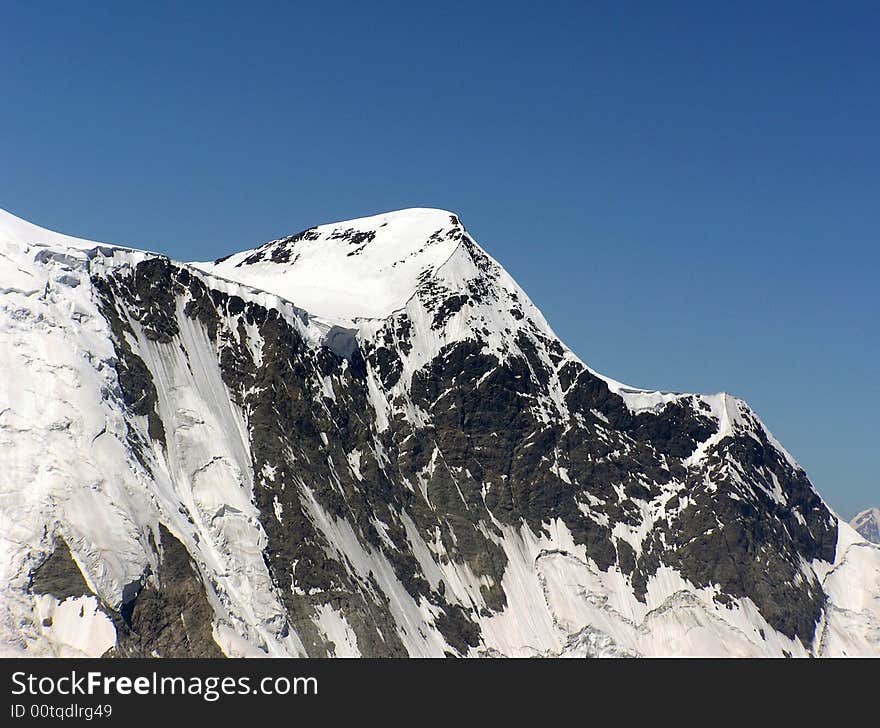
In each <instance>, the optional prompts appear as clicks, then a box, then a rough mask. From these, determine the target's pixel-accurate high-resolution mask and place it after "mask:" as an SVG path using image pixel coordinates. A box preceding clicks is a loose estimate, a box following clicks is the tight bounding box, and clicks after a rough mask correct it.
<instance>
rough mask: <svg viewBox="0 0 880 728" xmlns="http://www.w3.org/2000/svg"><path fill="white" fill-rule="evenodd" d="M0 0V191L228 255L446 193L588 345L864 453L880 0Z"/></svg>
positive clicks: (850, 455) (826, 491)
mask: <svg viewBox="0 0 880 728" xmlns="http://www.w3.org/2000/svg"><path fill="white" fill-rule="evenodd" d="M177 5H178V3H162V2H160V3H149V4H143V5H139V6H135V4H134V3H106V4H105V3H98V2H89V3H36V2H4V4H3V22H2V24H0V93H2V95H0V99H2V105H0V207H4V208H6V209H8V210H10V211H11V212H14V213H15V214H18V215H20V216H22V217H25V218H28V219H30V220H32V221H34V222H36V223H38V224H41V225H43V226H46V227H50V228H54V229H60V230H62V231H64V232H68V233H72V234H76V235H80V236H83V237H90V238H96V239H100V240H106V241H111V242H127V243H129V244H133V245H138V246H142V247H146V248H150V249H154V250H160V251H163V252H166V253H168V254H170V255H172V256H174V257H177V258H184V259H193V258H195V259H205V258H214V257H217V256H219V255H222V254H225V253H228V252H231V251H233V250H236V249H240V248H243V247H251V246H253V245H254V244H257V243H260V242H263V241H265V240H268V239H271V238H275V237H278V236H280V235H282V234H286V233H290V232H293V231H296V230H299V229H302V228H304V227H308V226H310V225H312V224H316V223H320V222H327V221H332V220H338V219H345V218H352V217H357V216H361V215H366V214H371V213H375V212H379V211H384V210H389V209H395V208H400V207H409V206H433V207H445V208H450V209H453V210H456V211H457V212H459V213H460V215H461V216H462V219H463V221H464V222H465V224H466V225H467V227H468V228H469V230H470V231H471V232H472V233H473V234H474V236H475V237H476V238H477V240H478V241H480V243H481V244H482V245H483V246H484V247H486V248H487V249H488V250H489V251H490V252H491V253H492V254H493V255H494V256H495V257H496V258H498V259H499V260H500V261H501V262H502V263H503V264H504V265H505V266H506V267H507V268H508V269H509V270H510V272H511V273H512V274H513V275H514V277H515V278H517V279H518V280H519V282H520V283H521V284H522V285H523V286H524V287H525V289H526V290H527V291H528V292H529V294H530V295H531V296H532V298H533V299H534V300H535V302H536V303H537V304H538V305H539V306H540V307H541V308H542V309H543V311H544V313H545V314H546V315H547V318H548V319H549V320H550V322H551V323H552V324H553V326H554V327H555V328H556V330H557V332H558V333H559V334H560V335H561V336H562V338H563V339H564V340H565V341H566V342H567V343H568V344H569V345H570V346H571V347H572V348H573V349H574V350H575V351H576V352H577V353H578V354H580V355H581V356H582V357H583V358H584V359H585V360H586V361H587V362H588V363H589V364H590V365H591V366H593V367H594V368H596V369H598V370H599V371H602V372H605V373H607V374H609V375H611V376H613V377H615V378H617V379H620V380H622V381H625V382H628V383H631V384H635V385H641V386H646V387H652V388H663V389H676V390H685V391H704V392H716V391H721V390H726V391H729V392H732V393H734V394H736V395H739V396H742V397H744V398H746V399H747V400H748V401H749V402H750V403H751V404H752V405H753V406H754V407H755V408H756V409H757V410H758V412H759V413H760V414H761V416H762V417H763V419H764V420H765V422H767V424H768V425H769V426H770V427H771V428H772V429H773V430H774V432H775V433H776V434H777V435H778V437H779V438H780V439H781V440H782V441H783V442H784V443H785V444H786V445H787V447H788V449H789V450H791V451H792V453H793V454H794V455H795V457H796V458H798V460H799V461H800V462H801V463H802V464H803V465H804V466H805V467H806V469H807V471H808V473H810V475H811V477H812V479H813V482H814V483H815V484H816V486H817V487H818V488H819V490H820V492H822V494H823V495H824V496H825V497H826V498H827V499H828V500H829V502H830V503H831V504H832V506H834V507H835V508H837V509H838V510H839V511H840V512H841V514H842V515H845V516H847V517H849V516H851V515H852V514H853V513H854V512H855V511H856V510H858V509H860V508H862V507H864V506H867V505H869V504H870V505H878V504H880V475H878V468H877V454H878V451H880V445H878V426H877V418H878V410H880V387H878V376H877V375H878V359H880V347H878V312H880V302H878V273H880V265H878V264H880V253H878V242H880V241H878V230H880V142H878V139H880V50H878V47H880V3H876V2H870V3H857V2H852V3H847V2H843V3H827V2H825V3H818V2H808V1H800V2H792V3H785V2H735V3H734V2H730V3H728V2H691V3H686V2H681V3H668V4H663V5H668V6H669V7H667V8H665V9H664V8H661V7H660V5H661V3H654V2H642V3H634V2H622V1H618V2H595V3H591V2H575V3H553V2H540V3H538V2H533V3H519V2H482V3H479V2H476V3H475V2H468V3H464V2H462V3H458V2H443V3H436V2H435V3H384V2H379V3H367V2H350V3H332V2H309V3H277V4H273V3H258V2H250V3H240V4H239V5H238V7H232V4H231V3H208V2H205V3H199V2H187V3H179V5H181V6H184V7H180V8H178V7H177Z"/></svg>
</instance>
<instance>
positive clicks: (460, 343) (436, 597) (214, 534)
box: [0, 209, 880, 655]
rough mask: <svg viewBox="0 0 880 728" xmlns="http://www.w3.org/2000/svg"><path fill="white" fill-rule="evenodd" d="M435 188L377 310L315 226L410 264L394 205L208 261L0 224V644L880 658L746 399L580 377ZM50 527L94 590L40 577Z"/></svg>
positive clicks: (349, 246) (868, 616)
mask: <svg viewBox="0 0 880 728" xmlns="http://www.w3.org/2000/svg"><path fill="white" fill-rule="evenodd" d="M423 210H424V209H423ZM428 210H429V213H428V214H427V215H428V218H429V220H428V223H426V224H425V225H422V226H421V227H420V229H419V230H418V231H417V234H416V233H413V232H412V231H411V230H410V231H407V232H406V233H405V234H402V235H401V236H400V238H401V240H402V241H403V243H405V244H406V245H407V246H410V248H409V249H410V252H412V251H413V250H414V251H416V252H417V255H415V256H409V257H406V258H405V261H404V263H402V264H399V265H398V266H395V267H394V269H395V275H397V276H398V277H397V278H396V279H395V282H396V283H397V284H399V285H397V286H396V287H395V288H394V290H393V291H392V293H393V294H394V295H393V296H391V297H386V299H384V300H380V301H373V302H371V303H370V305H374V310H379V309H381V310H385V313H386V315H385V316H383V317H360V316H351V315H349V314H351V313H352V311H354V309H352V308H351V305H352V301H353V300H356V299H357V296H354V297H352V296H350V295H349V293H350V289H349V288H347V287H346V286H342V287H341V289H340V290H339V291H338V293H339V294H340V295H339V300H340V301H342V303H341V304H340V305H338V306H336V308H333V309H331V308H327V309H325V310H323V311H317V312H316V311H314V310H311V311H310V310H309V308H312V309H314V308H315V306H314V305H313V301H312V300H310V299H309V296H310V295H311V296H312V297H314V296H315V295H317V294H319V293H320V294H322V297H319V299H318V305H319V306H320V305H321V304H323V305H325V306H326V305H328V301H329V302H330V303H336V302H334V301H332V300H331V298H332V297H331V296H328V295H327V291H326V287H325V288H324V289H322V288H321V286H314V285H313V286H312V288H313V289H314V290H312V291H309V290H308V285H307V284H310V283H312V281H310V280H308V276H309V275H311V274H312V273H314V271H315V270H316V269H317V268H316V266H315V265H312V264H313V263H314V260H315V259H314V256H313V257H312V260H311V261H309V259H308V254H310V253H314V250H312V249H311V248H314V245H312V244H313V243H320V244H322V245H323V244H326V245H327V246H329V247H330V249H331V251H333V253H334V255H335V259H338V260H339V261H342V263H343V264H344V265H348V266H349V267H350V268H351V271H354V273H351V274H350V275H348V277H347V279H345V276H344V275H343V276H342V278H343V279H345V280H346V283H352V284H357V285H360V286H362V287H361V289H360V290H364V288H363V285H366V288H367V289H368V288H369V285H371V283H370V282H367V284H363V282H362V281H360V280H359V279H358V274H360V273H361V272H362V271H363V270H364V268H363V266H359V263H360V262H361V261H364V260H367V261H372V262H371V263H370V265H373V262H375V261H379V262H381V263H382V264H384V265H387V266H392V264H393V263H395V262H397V261H398V259H399V257H400V254H401V251H400V250H399V249H396V248H395V249H391V248H393V246H389V249H387V250H386V249H385V248H381V247H380V246H382V245H384V243H385V242H386V237H385V236H384V235H383V230H382V221H381V218H382V217H383V216H382V215H380V216H374V217H372V218H366V220H373V221H376V222H378V224H377V225H375V229H374V228H369V226H368V225H367V224H365V222H364V220H365V219H359V220H355V221H345V222H342V223H331V224H329V225H322V226H317V227H316V228H310V229H309V230H307V231H303V233H300V234H298V235H295V236H289V237H288V238H282V239H279V240H277V241H270V243H267V244H265V245H263V246H259V247H258V248H255V249H252V250H251V251H242V252H241V253H239V254H234V255H233V256H228V257H227V258H226V259H221V260H220V261H219V262H215V263H210V264H209V263H196V264H182V263H177V262H175V261H171V260H170V259H168V258H166V257H164V256H158V255H155V254H150V253H145V252H141V251H135V250H133V249H127V248H124V247H121V246H106V245H102V244H95V245H94V246H93V247H91V248H89V247H88V245H86V246H85V247H86V249H85V250H83V249H82V247H81V243H82V242H83V241H78V242H76V243H73V244H71V243H69V239H67V238H66V237H65V236H60V234H48V235H44V234H43V233H40V232H38V231H35V230H34V229H32V228H29V229H28V230H27V231H26V235H27V236H28V237H29V238H34V239H31V240H30V241H27V240H22V239H20V238H21V235H22V233H21V232H15V231H13V232H14V234H10V233H8V232H7V233H3V235H5V239H4V238H3V237H0V243H4V244H5V245H6V246H7V249H6V251H5V252H6V255H5V257H4V259H3V261H5V262H0V276H2V281H3V285H4V286H6V285H7V282H13V283H15V282H22V281H23V280H27V279H30V280H28V281H27V285H24V286H17V285H9V287H8V288H4V298H5V299H6V300H4V306H3V310H2V315H3V319H2V321H3V322H4V323H3V326H2V327H0V334H2V335H3V336H6V337H7V338H6V339H5V341H4V342H3V348H2V351H3V352H5V358H7V359H8V361H7V362H4V363H5V364H7V365H8V369H9V371H11V372H12V373H13V374H14V375H15V376H14V377H11V379H10V381H12V380H13V379H17V380H18V381H20V382H23V383H24V386H23V387H21V388H20V389H22V390H24V391H25V392H26V393H27V392H34V393H35V392H42V393H45V394H44V396H43V402H42V406H41V407H40V406H38V405H37V402H36V401H32V400H31V399H30V398H29V397H30V395H25V394H22V392H21V391H14V390H13V389H12V388H10V387H8V386H7V387H6V389H2V390H0V395H2V400H0V405H2V406H0V410H2V411H3V414H2V415H0V433H2V435H3V438H2V439H0V447H4V448H5V450H4V453H5V454H6V455H7V456H8V459H9V462H12V463H14V464H15V465H14V467H13V469H12V472H11V473H6V474H4V482H3V488H2V491H0V492H2V500H0V515H2V517H3V518H4V519H5V521H4V522H7V523H10V524H13V523H14V524H15V528H12V529H11V530H10V533H12V534H13V536H14V537H13V538H6V539H5V540H4V541H3V542H2V548H3V550H4V552H5V554H6V555H8V557H9V558H8V559H7V561H8V563H9V564H10V566H9V567H8V568H7V570H6V573H4V574H0V575H2V576H4V577H6V580H7V582H8V586H7V588H6V589H5V590H4V594H3V608H4V610H5V611H6V615H5V617H4V619H3V622H2V623H3V624H5V628H4V629H3V631H2V636H3V643H4V644H5V645H6V646H5V648H4V649H5V650H6V651H11V652H15V651H16V650H18V649H20V650H23V651H24V652H25V653H27V654H31V653H41V652H48V653H53V654H57V653H65V651H66V650H68V651H69V650H74V651H76V650H78V651H79V652H86V653H91V652H95V651H98V650H99V647H103V648H104V649H113V650H115V651H116V652H117V653H119V654H145V653H146V654H149V653H150V650H151V649H161V654H167V655H181V654H193V653H201V654H203V650H204V649H205V645H204V642H205V638H204V635H205V634H208V633H210V634H212V635H213V639H214V642H215V643H216V645H217V646H218V648H219V649H220V650H221V651H222V652H223V653H224V654H230V655H245V654H279V655H280V654H300V655H301V654H310V655H326V654H334V655H340V654H360V655H403V654H410V655H413V654H424V655H429V654H430V655H439V654H443V653H450V654H458V655H478V654H504V655H526V654H547V655H551V654H783V653H785V654H844V653H846V654H853V653H868V654H870V653H871V652H872V651H876V649H877V644H878V642H880V640H878V637H877V635H878V630H877V624H878V620H880V615H878V614H877V612H876V609H874V610H873V611H872V607H871V606H870V604H871V603H872V602H871V598H872V597H869V596H868V595H870V594H876V593H880V585H878V584H877V576H876V574H874V572H873V571H872V569H874V568H875V567H874V566H872V564H874V563H875V561H876V559H877V556H876V553H877V552H876V551H870V550H865V548H864V547H863V546H862V545H861V544H860V543H859V540H858V538H857V537H856V536H855V534H854V532H852V531H851V530H850V529H849V527H848V526H846V525H845V524H843V523H841V522H840V521H839V519H838V518H837V517H836V516H835V515H834V514H833V513H832V512H831V511H830V510H829V509H828V508H827V506H825V505H824V503H823V502H822V501H821V499H820V498H819V496H818V495H817V494H815V491H814V490H813V489H812V486H811V485H810V483H809V480H808V479H807V477H806V475H805V474H804V473H803V470H802V469H801V468H800V467H799V466H798V465H797V463H796V462H795V461H794V460H793V458H791V456H790V455H789V454H788V453H787V452H786V451H785V450H784V448H782V446H781V445H779V443H778V442H777V441H776V440H775V438H773V436H772V434H771V433H770V432H769V430H767V428H766V427H765V426H764V425H763V423H762V422H761V421H760V419H759V418H758V417H757V415H755V414H754V413H753V412H752V411H751V409H750V408H749V407H748V405H746V403H745V402H743V401H742V400H739V399H736V398H733V397H731V396H729V395H726V394H723V393H721V394H718V395H691V394H682V393H662V392H653V391H648V390H638V389H636V388H631V387H627V386H626V385H622V384H620V383H619V382H615V381H614V380H611V379H608V378H605V377H602V376H601V375H597V374H596V373H595V372H593V371H592V370H590V369H589V368H588V367H587V366H586V365H585V364H584V363H583V362H582V361H581V360H580V359H579V358H578V357H577V356H576V355H574V354H573V353H572V352H571V351H570V350H569V349H568V348H567V347H566V346H565V345H564V344H562V343H561V342H560V341H559V339H558V337H556V335H555V334H554V333H553V331H552V329H551V328H550V326H549V324H548V323H547V322H546V320H545V319H544V318H543V316H542V315H541V314H540V312H539V311H538V309H537V308H536V307H535V306H534V304H533V303H532V302H531V300H530V299H529V298H528V296H527V295H526V294H525V293H524V292H523V291H522V289H521V288H519V286H518V285H517V284H516V283H515V281H513V279H512V278H510V276H509V275H508V274H507V273H506V271H504V269H503V268H502V267H501V266H500V265H499V264H498V263H497V261H495V260H494V259H493V258H491V256H489V255H488V254H487V253H485V251H484V250H482V248H480V247H479V246H478V245H477V244H476V242H475V241H474V240H473V239H472V238H471V237H470V235H469V234H468V233H467V232H466V231H465V229H464V228H463V226H461V223H460V221H459V220H458V218H457V217H453V216H452V215H451V214H449V213H447V212H446V211H441V210H434V209H428ZM406 212H410V211H406ZM419 214H421V213H419ZM447 214H448V215H449V217H448V219H447V218H446V215H447ZM393 215H394V213H385V216H386V217H388V216H393ZM404 216H405V215H404ZM377 218H378V219H377ZM441 218H442V222H443V225H442V226H441V227H436V225H438V224H439V222H440V221H441ZM387 222H388V225H386V227H389V226H390V227H391V228H395V227H396V225H395V224H394V221H393V220H391V221H387ZM370 224H373V223H370ZM420 225H421V223H420ZM12 227H15V226H12ZM0 228H2V226H0ZM16 230H18V231H20V230H21V226H18V227H17V228H16ZM309 231H315V232H313V233H311V234H310V235H305V234H306V233H309ZM385 232H388V231H387V230H386V231H385ZM370 233H372V236H371V235H370ZM394 234H396V233H393V231H392V236H391V238H388V239H390V240H392V242H393V240H394ZM16 236H18V237H16ZM40 237H45V238H46V239H45V240H42V241H41V240H39V239H37V238H40ZM309 237H311V238H312V239H311V240H310V239H309ZM85 242H86V243H87V242H88V241H85ZM374 244H375V246H376V247H374V248H372V249H371V248H370V246H371V245H374ZM425 250H427V251H428V255H427V256H425V255H424V253H425ZM446 250H448V251H449V255H448V256H445V257H443V256H440V255H437V256H436V257H437V259H439V258H440V257H443V260H442V262H441V264H440V265H433V262H434V261H435V259H434V258H433V257H432V256H433V255H434V251H446ZM259 251H262V253H260V255H259V256H257V253H258V252H259ZM353 251H359V252H358V253H357V254H355V255H349V253H351V252H353ZM297 254H300V255H303V254H306V257H305V258H302V257H301V258H298V259H297V258H296V256H297ZM273 255H274V258H275V259H274V260H273ZM255 256H256V257H255ZM248 258H250V259H251V262H250V263H245V261H246V260H247V259H248ZM353 259H356V260H353ZM291 260H294V265H297V264H300V262H301V261H305V262H306V263H309V264H310V265H311V267H308V266H306V267H305V268H304V269H303V270H305V273H296V274H295V275H293V276H291V275H288V274H290V273H291V268H290V265H291ZM239 264H242V265H239ZM274 266H283V268H282V273H281V275H280V276H279V275H275V273H277V270H275V268H274ZM380 268H381V266H380ZM243 269H244V271H245V274H242V270H243ZM230 271H232V272H233V274H234V275H235V276H236V277H237V278H239V280H238V281H236V280H233V279H230V278H227V277H225V276H224V275H223V274H224V273H226V274H228V273H229V272H230ZM425 271H429V273H427V274H426V273H425ZM338 272H339V271H338V268H334V274H336V273H338ZM376 275H378V276H379V279H380V280H382V279H384V277H385V273H384V270H379V271H378V273H377V274H376ZM296 276H299V278H298V280H297V285H296V286H295V287H293V288H291V289H285V288H277V287H275V284H279V280H280V279H281V278H285V277H286V280H285V281H281V282H282V283H284V284H285V285H289V284H290V281H291V279H293V278H296ZM221 277H222V280H221ZM325 278H326V275H325ZM245 279H248V280H245ZM267 279H268V280H269V282H270V283H272V284H273V285H269V286H265V287H261V286H259V285H256V283H257V282H259V283H263V284H265V282H266V280H267ZM317 280H318V282H319V283H320V282H321V281H322V280H324V279H320V278H319V279H317ZM303 281H305V282H304V283H303ZM300 283H302V285H300ZM410 286H412V291H409V290H408V289H409V287H410ZM266 288H275V290H274V292H273V291H272V290H268V291H267V290H266ZM403 293H406V294H407V295H406V296H405V297H404V298H403V300H401V299H400V296H401V295H402V294H403ZM300 294H303V295H300ZM297 298H299V299H300V300H299V301H298V300H297ZM398 302H399V303H402V304H403V305H402V306H394V307H392V308H390V309H388V306H389V305H390V304H393V303H398ZM380 304H381V305H380ZM383 306H384V308H383ZM346 307H348V308H346ZM386 309H387V310H386ZM328 314H330V315H328ZM342 314H345V315H342ZM4 332H5V333H4ZM7 403H8V405H9V406H7ZM46 405H48V406H46ZM41 443H42V444H41ZM46 443H48V444H49V445H52V444H53V443H54V447H49V448H48V449H47V447H46ZM41 452H48V455H49V460H50V462H49V463H48V466H49V467H48V470H47V468H46V467H45V466H46V463H43V462H41V461H40V459H39V457H38V453H41ZM59 453H69V455H68V456H62V455H59ZM59 474H61V475H59ZM25 482H27V483H30V484H31V486H30V487H29V488H28V489H23V488H22V486H21V483H25ZM85 503H91V506H89V507H86V506H85V505H84V504H85ZM91 512H94V513H99V514H101V515H102V517H103V520H104V521H107V523H96V522H94V519H93V518H92V517H91V516H90V515H89V513H91ZM59 548H60V549H62V551H61V552H59V551H58V549H59ZM65 548H66V549H69V552H70V555H71V558H69V559H67V560H65V559H63V558H61V557H58V558H59V559H60V561H59V563H63V564H67V565H68V567H67V568H68V569H70V568H71V567H70V566H69V564H71V563H73V564H76V568H77V569H78V570H79V571H81V573H82V577H83V580H84V583H85V584H86V585H87V589H88V591H89V593H88V594H82V595H80V596H75V595H70V594H66V595H61V594H59V595H55V596H53V594H52V593H51V592H45V593H44V592H40V591H35V589H37V590H39V589H44V588H48V587H45V585H44V584H43V581H42V580H40V579H39V578H35V577H34V576H33V575H34V574H38V573H39V568H40V566H41V564H43V563H46V561H47V559H52V558H54V556H53V554H56V553H63V549H65ZM163 554H170V556H163ZM187 562H189V564H188V563H187ZM163 574H164V576H163ZM872 574H874V575H873V576H871V575H872ZM856 575H857V576H856ZM872 579H873V581H872ZM72 581H73V582H76V580H75V579H72ZM53 583H54V582H53ZM34 584H36V585H37V586H36V587H34ZM41 584H43V585H42V586H41ZM194 585H195V586H194ZM872 590H875V591H872ZM61 596H64V598H63V599H60V598H59V597H61ZM873 598H876V597H873ZM71 602H72V604H73V606H71ZM65 605H66V606H65ZM74 607H78V608H80V611H81V612H82V614H84V615H90V616H89V619H91V620H92V622H93V623H94V624H93V625H92V626H91V627H90V628H89V629H88V630H85V631H86V633H87V634H94V635H96V636H95V638H94V640H95V643H94V644H92V643H88V644H85V645H83V644H82V643H81V642H76V639H74V638H73V637H71V630H70V629H69V627H68V628H64V627H62V626H59V627H58V628H57V629H56V626H55V621H53V618H54V615H55V614H56V613H57V614H58V615H60V616H59V619H58V620H56V621H58V623H59V624H61V625H66V624H68V622H69V621H70V615H69V614H68V612H72V611H73V609H74ZM86 607H88V608H86ZM181 610H183V611H184V612H186V613H187V614H191V615H193V617H192V620H191V621H192V622H193V623H195V625H196V627H195V631H194V632H193V633H192V634H190V633H188V632H187V630H186V629H184V630H183V632H182V633H181V630H180V627H175V626H174V625H173V620H171V622H169V615H172V614H175V613H180V612H181ZM47 615H48V616H47ZM102 615H103V616H102ZM46 619H49V621H50V625H49V626H46V625H44V624H43V621H45V620H46ZM83 619H85V617H83ZM102 620H103V621H102ZM206 620H207V622H206ZM73 622H74V624H76V620H73ZM16 624H29V625H32V626H30V627H28V630H30V632H28V630H25V632H26V633H27V634H26V635H25V636H24V637H22V635H21V629H19V628H16V627H15V626H14V625H16ZM90 624H91V623H90ZM108 624H109V625H110V626H111V627H112V632H113V634H114V636H115V639H114V641H113V643H112V645H108V644H107V640H108V639H109V637H108V636H109V635H110V633H111V629H110V628H108ZM854 624H855V627H854V626H853V625H854ZM41 625H42V626H41ZM163 625H164V626H163ZM80 626H81V625H80ZM206 629H207V632H206ZM80 631H82V630H80ZM28 635H29V636H28ZM71 640H72V641H73V642H76V644H70V642H71ZM15 645H19V647H17V648H16V647H15ZM156 645H159V646H161V647H160V648H159V647H156Z"/></svg>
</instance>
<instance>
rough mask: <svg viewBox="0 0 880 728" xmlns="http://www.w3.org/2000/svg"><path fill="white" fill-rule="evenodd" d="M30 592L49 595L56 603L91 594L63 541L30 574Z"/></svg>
mask: <svg viewBox="0 0 880 728" xmlns="http://www.w3.org/2000/svg"><path fill="white" fill-rule="evenodd" d="M30 591H32V592H33V593H34V594H51V595H52V596H53V597H55V598H56V599H57V600H58V601H64V600H65V599H67V598H68V597H80V596H84V595H88V594H91V593H92V590H91V589H89V587H88V585H87V584H86V580H85V579H84V578H83V575H82V572H81V571H80V570H79V567H78V566H77V565H76V562H75V561H74V560H73V557H72V556H71V555H70V548H69V547H68V546H67V544H66V543H65V542H64V541H60V542H59V543H57V544H56V545H55V548H54V550H53V551H52V553H50V554H49V556H48V557H47V558H46V560H45V561H43V563H42V564H40V565H39V566H38V567H37V568H36V569H34V570H33V571H32V572H31V578H30Z"/></svg>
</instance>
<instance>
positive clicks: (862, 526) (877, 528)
mask: <svg viewBox="0 0 880 728" xmlns="http://www.w3.org/2000/svg"><path fill="white" fill-rule="evenodd" d="M849 525H850V526H852V527H853V528H854V529H856V531H858V532H859V534H861V535H862V536H863V537H864V538H866V539H867V540H868V541H870V542H871V543H876V544H880V508H866V509H865V510H864V511H862V512H861V513H859V514H858V515H857V516H856V517H855V518H853V519H852V521H850V523H849Z"/></svg>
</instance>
